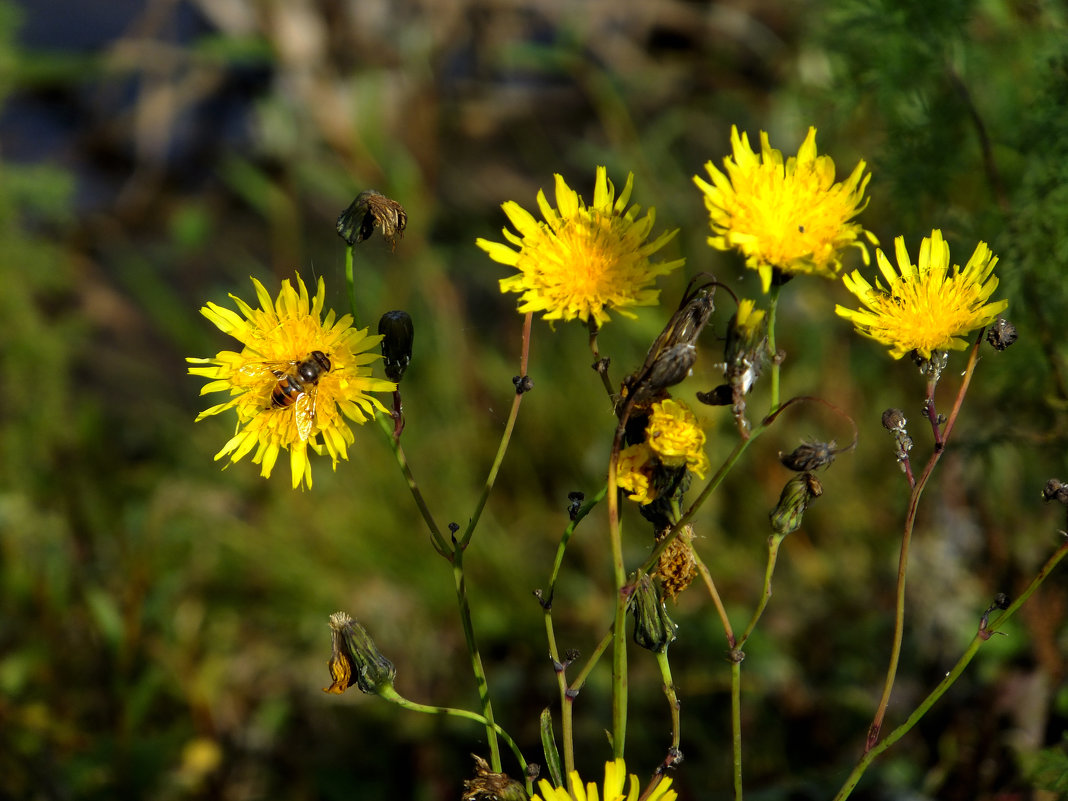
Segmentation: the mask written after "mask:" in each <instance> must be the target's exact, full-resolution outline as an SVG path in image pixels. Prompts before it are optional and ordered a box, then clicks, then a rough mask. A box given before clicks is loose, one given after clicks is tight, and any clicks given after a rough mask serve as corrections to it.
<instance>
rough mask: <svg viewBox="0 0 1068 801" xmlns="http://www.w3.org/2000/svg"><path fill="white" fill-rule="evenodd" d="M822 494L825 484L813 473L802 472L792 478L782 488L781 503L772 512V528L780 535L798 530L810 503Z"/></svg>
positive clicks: (783, 535)
mask: <svg viewBox="0 0 1068 801" xmlns="http://www.w3.org/2000/svg"><path fill="white" fill-rule="evenodd" d="M822 494H823V486H822V485H821V484H820V482H819V480H818V479H817V478H816V477H815V476H814V475H812V474H811V473H800V474H798V475H796V476H794V477H793V478H791V479H790V480H789V481H787V482H786V486H785V487H783V488H782V494H781V495H779V503H778V505H777V506H776V507H775V511H774V512H772V513H771V516H770V518H771V530H772V531H773V532H774V533H775V535H776V536H779V537H785V536H786V535H787V534H790V533H791V532H794V531H797V529H799V528H800V527H801V520H802V518H804V516H805V510H806V509H807V508H808V505H809V503H811V502H812V500H813V499H814V498H818V497H819V496H820V495H822Z"/></svg>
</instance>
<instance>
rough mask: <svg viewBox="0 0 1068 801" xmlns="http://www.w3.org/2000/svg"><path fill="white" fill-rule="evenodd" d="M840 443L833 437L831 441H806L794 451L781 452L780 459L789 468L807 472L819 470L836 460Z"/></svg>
mask: <svg viewBox="0 0 1068 801" xmlns="http://www.w3.org/2000/svg"><path fill="white" fill-rule="evenodd" d="M837 445H838V443H836V442H835V441H834V440H833V439H832V440H831V441H830V442H805V443H802V444H801V445H798V446H797V447H796V448H795V449H794V450H793V452H791V453H787V454H782V453H780V454H779V461H780V462H782V464H783V467H785V468H786V469H787V470H794V471H796V472H798V473H805V472H808V471H809V470H817V469H819V468H821V467H826V466H827V465H829V464H830V463H831V462H833V461H834V457H835V454H837V453H838V451H837V450H836V448H837Z"/></svg>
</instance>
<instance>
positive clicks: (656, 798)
mask: <svg viewBox="0 0 1068 801" xmlns="http://www.w3.org/2000/svg"><path fill="white" fill-rule="evenodd" d="M568 783H569V784H570V785H571V792H568V791H567V790H566V789H565V788H563V787H553V786H552V784H550V783H549V781H548V780H546V779H542V780H541V781H540V782H538V791H539V792H540V793H541V794H540V795H535V796H534V797H533V798H531V800H530V801H601V799H604V801H637V799H638V794H639V792H640V788H639V787H638V777H637V776H635V775H634V774H633V773H632V774H630V777H629V781H628V776H627V766H626V764H625V763H624V762H623V760H622V759H616V760H613V761H612V762H606V763H605V766H604V786H603V788H602V793H601V794H598V791H597V785H596V784H594V783H593V782H589V783H587V784H586V786H585V787H583V786H582V779H581V778H580V777H579V775H578V771H571V774H570V776H568ZM624 785H626V792H624ZM677 796H678V794H677V793H676V792H675V791H674V790H672V789H671V779H667V778H665V779H663V780H662V781H661V782H660V784H658V785H657V787H656V789H655V790H653V791H652V792H651V793H650V794H649V795H647V796H646V801H675V798H676V797H677Z"/></svg>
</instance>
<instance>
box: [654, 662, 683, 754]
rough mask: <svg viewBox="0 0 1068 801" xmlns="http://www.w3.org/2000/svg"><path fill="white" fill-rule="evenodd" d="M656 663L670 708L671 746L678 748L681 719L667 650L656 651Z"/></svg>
mask: <svg viewBox="0 0 1068 801" xmlns="http://www.w3.org/2000/svg"><path fill="white" fill-rule="evenodd" d="M656 664H657V665H658V666H659V667H660V678H661V679H663V682H664V697H665V698H667V702H668V708H669V709H670V710H671V747H672V749H676V750H677V749H678V747H679V743H681V742H682V721H681V718H680V716H679V696H678V694H677V693H676V692H675V682H674V681H672V680H671V664H670V663H669V662H668V651H667V648H664V649H663V650H662V651H657V652H656Z"/></svg>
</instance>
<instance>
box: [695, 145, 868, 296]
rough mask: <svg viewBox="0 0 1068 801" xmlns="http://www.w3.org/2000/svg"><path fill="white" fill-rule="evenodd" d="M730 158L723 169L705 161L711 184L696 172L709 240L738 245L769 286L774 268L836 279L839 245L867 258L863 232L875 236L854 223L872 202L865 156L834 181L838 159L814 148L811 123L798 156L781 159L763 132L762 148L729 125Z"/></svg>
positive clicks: (728, 247) (720, 245)
mask: <svg viewBox="0 0 1068 801" xmlns="http://www.w3.org/2000/svg"><path fill="white" fill-rule="evenodd" d="M731 146H732V148H733V151H734V155H733V158H732V157H730V156H728V157H727V158H725V159H724V160H723V164H724V167H725V169H726V173H724V172H721V171H720V170H719V169H718V168H717V167H716V166H715V165H714V164H713V163H712V162H711V161H710V162H708V163H707V164H705V169H706V170H707V171H708V174H709V176H710V177H711V179H712V183H708V182H707V181H704V180H702V179H701V178H700V177H699V176H696V175H695V176H694V179H693V180H694V183H696V184H697V186H698V188H699V189H700V190H701V191H702V192H703V193H704V197H705V206H706V208H707V209H708V214H709V223H710V225H711V227H712V233H713V236H711V237H709V239H708V244H710V245H711V246H712V247H714V248H717V249H719V250H731V249H735V250H738V251H739V252H740V253H741V254H742V255H743V256H745V264H746V266H747V267H749V268H750V269H753V270H756V271H758V272H759V273H760V280H761V283H762V285H763V288H764V291H765V292H767V291H768V289H769V288H770V287H771V281H772V277H773V275H775V274H776V273H779V275H780V276H785V277H789V276H792V275H796V274H811V275H819V276H822V277H824V278H836V277H837V276H838V274H839V273H840V272H841V270H842V259H841V256H842V251H843V250H844V249H845V248H846V247H856V248H858V249H859V250H860V251H861V254H862V256H863V258H864V263H865V264H867V263H868V250H867V246H866V245H865V244H864V242H863V241H861V240H860V237H861V236H864V237H865V238H866V239H868V240H869V241H870V242H872V243H873V244H878V240H877V239H876V238H875V235H874V234H872V233H871V232H869V231H865V230H864V229H863V228H862V227H861V226H860V224H859V223H855V222H850V220H852V219H853V218H854V217H856V216H857V215H858V214H859V213H860V212H861V211H863V210H864V207H865V206H866V205H867V204H868V201H867V200H866V199H865V198H864V190H865V188H866V187H867V185H868V180H869V178H871V175H870V174H868V175H865V174H864V168H865V164H864V162H863V161H861V162H860V163H858V164H857V166H856V168H855V169H854V170H853V172H852V173H851V174H850V176H849V177H848V178H846V179H845V180H844V181H841V182H838V183H835V180H834V178H835V170H834V161H833V160H832V159H831V158H830V157H829V156H819V155H817V154H816V129H815V128H809V129H808V136H806V137H805V141H804V142H802V143H801V147H800V148H799V149H798V151H797V155H796V156H791V157H790V158H789V159H787V160H786V161H785V163H784V162H783V156H782V153H781V152H780V151H778V150H775V149H773V148H772V147H771V144H770V143H769V141H768V135H767V134H766V133H765V132H763V131H761V132H760V154H759V155H757V154H756V153H755V152H754V151H753V149H752V148H751V147H750V146H749V138H748V136H747V135H746V134H744V133H743V134H742V135H741V136H740V137H739V135H738V129H737V127H735V126H731Z"/></svg>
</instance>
